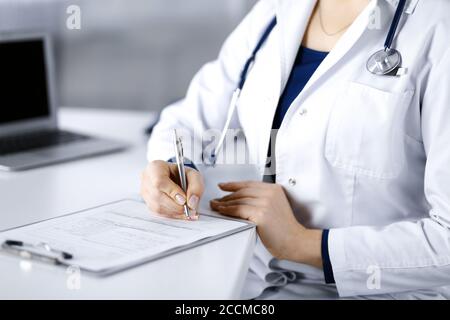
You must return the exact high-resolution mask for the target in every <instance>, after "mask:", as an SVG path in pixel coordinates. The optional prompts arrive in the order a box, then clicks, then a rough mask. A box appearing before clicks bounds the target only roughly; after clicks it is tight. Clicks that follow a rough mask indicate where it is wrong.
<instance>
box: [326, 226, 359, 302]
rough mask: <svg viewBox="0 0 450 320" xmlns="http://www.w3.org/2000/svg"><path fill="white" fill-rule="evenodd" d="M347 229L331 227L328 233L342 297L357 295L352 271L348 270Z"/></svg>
mask: <svg viewBox="0 0 450 320" xmlns="http://www.w3.org/2000/svg"><path fill="white" fill-rule="evenodd" d="M346 232H347V229H345V228H343V229H340V228H337V229H331V230H330V231H329V233H328V253H329V258H330V262H331V264H332V266H333V276H334V280H335V283H336V289H337V291H338V294H339V296H340V297H348V296H353V295H355V291H354V290H353V289H354V288H353V279H352V277H353V276H354V275H353V273H352V272H348V271H349V270H348V266H347V264H348V261H347V253H346V249H345V234H346Z"/></svg>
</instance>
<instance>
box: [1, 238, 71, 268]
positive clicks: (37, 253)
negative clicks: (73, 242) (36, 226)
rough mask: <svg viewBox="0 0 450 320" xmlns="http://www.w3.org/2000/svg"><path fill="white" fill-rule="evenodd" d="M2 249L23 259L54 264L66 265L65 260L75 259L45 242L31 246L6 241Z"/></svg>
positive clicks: (21, 242) (19, 242)
mask: <svg viewBox="0 0 450 320" xmlns="http://www.w3.org/2000/svg"><path fill="white" fill-rule="evenodd" d="M1 247H2V249H3V250H4V251H6V252H8V253H11V254H15V255H18V256H20V257H23V258H28V259H37V260H41V261H45V262H51V263H53V264H66V262H65V260H70V259H72V258H73V255H72V254H70V253H68V252H66V251H62V250H57V249H55V248H52V247H51V246H50V245H49V244H48V243H45V242H40V243H38V244H29V243H25V242H23V241H18V240H5V241H4V242H3V243H2V245H1Z"/></svg>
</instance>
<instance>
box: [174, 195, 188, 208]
mask: <svg viewBox="0 0 450 320" xmlns="http://www.w3.org/2000/svg"><path fill="white" fill-rule="evenodd" d="M175 201H176V202H178V204H180V205H183V204H185V203H186V199H185V198H184V197H183V196H182V195H181V194H179V193H177V194H176V195H175Z"/></svg>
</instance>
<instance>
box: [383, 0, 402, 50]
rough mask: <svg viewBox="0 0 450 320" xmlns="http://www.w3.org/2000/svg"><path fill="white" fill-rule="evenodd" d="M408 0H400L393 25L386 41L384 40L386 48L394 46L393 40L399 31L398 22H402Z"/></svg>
mask: <svg viewBox="0 0 450 320" xmlns="http://www.w3.org/2000/svg"><path fill="white" fill-rule="evenodd" d="M405 5H406V0H400V2H399V3H398V6H397V10H396V11H395V14H394V18H393V19H392V23H391V27H390V28H389V32H388V35H387V37H386V41H385V42H384V48H385V50H386V49H390V48H391V47H392V42H393V41H394V37H395V33H396V32H397V28H398V24H399V23H400V18H401V17H402V14H403V11H404V10H405Z"/></svg>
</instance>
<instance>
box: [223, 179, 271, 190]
mask: <svg viewBox="0 0 450 320" xmlns="http://www.w3.org/2000/svg"><path fill="white" fill-rule="evenodd" d="M265 184H266V183H264V182H261V181H237V182H224V183H219V188H220V189H222V190H223V191H229V192H234V191H238V190H241V189H244V188H262V187H264V185H265Z"/></svg>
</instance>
